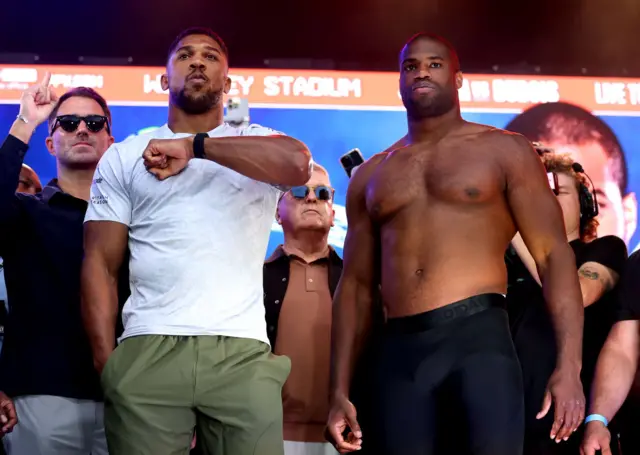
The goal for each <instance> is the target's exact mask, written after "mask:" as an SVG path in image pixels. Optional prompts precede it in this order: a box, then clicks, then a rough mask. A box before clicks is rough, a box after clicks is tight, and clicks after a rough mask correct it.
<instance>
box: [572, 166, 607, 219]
mask: <svg viewBox="0 0 640 455" xmlns="http://www.w3.org/2000/svg"><path fill="white" fill-rule="evenodd" d="M571 169H573V172H575V173H577V174H582V175H584V176H585V177H586V178H587V179H588V180H589V183H591V188H593V189H594V192H593V193H592V192H591V191H589V188H587V186H586V185H583V184H580V190H579V194H578V196H579V198H580V218H581V220H582V222H586V221H588V220H591V219H593V218H595V217H597V216H598V213H599V212H600V211H599V209H598V199H597V197H596V193H595V186H593V181H592V180H591V177H589V176H588V175H587V173H586V172H585V171H584V168H583V167H582V165H581V164H580V163H575V162H574V163H573V164H572V165H571Z"/></svg>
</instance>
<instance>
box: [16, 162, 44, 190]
mask: <svg viewBox="0 0 640 455" xmlns="http://www.w3.org/2000/svg"><path fill="white" fill-rule="evenodd" d="M40 191H42V184H41V183H40V179H39V178H38V174H36V171H34V170H33V169H31V168H30V167H29V166H27V165H26V164H23V165H22V169H20V178H19V179H18V188H16V193H29V194H36V193H38V192H40Z"/></svg>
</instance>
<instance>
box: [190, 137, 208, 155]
mask: <svg viewBox="0 0 640 455" xmlns="http://www.w3.org/2000/svg"><path fill="white" fill-rule="evenodd" d="M208 137H209V135H208V134H207V133H198V134H196V135H195V137H194V138H193V157H194V158H200V159H204V158H205V154H204V140H205V139H206V138H208Z"/></svg>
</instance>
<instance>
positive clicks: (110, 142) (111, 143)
mask: <svg viewBox="0 0 640 455" xmlns="http://www.w3.org/2000/svg"><path fill="white" fill-rule="evenodd" d="M115 141H116V140H115V138H114V137H113V136H109V141H108V143H109V147H111V146H112V145H113V143H114V142H115Z"/></svg>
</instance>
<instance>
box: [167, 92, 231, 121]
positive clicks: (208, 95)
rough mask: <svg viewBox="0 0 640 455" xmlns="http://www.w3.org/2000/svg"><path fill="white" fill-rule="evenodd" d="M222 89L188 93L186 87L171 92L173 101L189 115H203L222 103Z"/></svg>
mask: <svg viewBox="0 0 640 455" xmlns="http://www.w3.org/2000/svg"><path fill="white" fill-rule="evenodd" d="M222 91H223V90H222V89H220V90H209V91H207V92H194V93H187V89H186V88H184V87H183V88H182V89H181V90H180V91H178V92H177V93H176V92H172V93H170V97H171V102H172V103H173V104H175V105H176V106H177V107H179V108H180V109H181V110H183V111H184V112H185V113H186V114H189V115H201V114H205V113H207V112H209V111H210V110H212V109H213V108H214V107H215V106H217V105H218V103H220V100H221V99H222Z"/></svg>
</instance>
